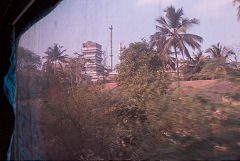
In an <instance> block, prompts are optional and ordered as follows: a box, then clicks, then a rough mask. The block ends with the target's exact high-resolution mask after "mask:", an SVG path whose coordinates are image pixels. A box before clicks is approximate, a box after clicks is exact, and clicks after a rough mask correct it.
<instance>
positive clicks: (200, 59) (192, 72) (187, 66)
mask: <svg viewBox="0 0 240 161" xmlns="http://www.w3.org/2000/svg"><path fill="white" fill-rule="evenodd" d="M209 59H210V58H209V57H205V56H203V53H202V52H198V53H197V54H196V55H194V57H193V58H192V60H186V61H184V62H183V66H182V68H181V70H182V72H183V75H184V79H185V80H198V79H199V77H198V74H199V73H200V72H201V70H202V69H203V67H204V66H205V64H206V63H207V61H208V60H209Z"/></svg>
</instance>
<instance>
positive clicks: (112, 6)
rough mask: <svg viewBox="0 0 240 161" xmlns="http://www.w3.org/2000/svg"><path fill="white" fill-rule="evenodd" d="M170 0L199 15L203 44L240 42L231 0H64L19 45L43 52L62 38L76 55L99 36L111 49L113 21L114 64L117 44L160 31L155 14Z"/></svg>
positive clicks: (197, 31) (197, 30) (197, 28)
mask: <svg viewBox="0 0 240 161" xmlns="http://www.w3.org/2000/svg"><path fill="white" fill-rule="evenodd" d="M171 4H172V5H173V6H174V7H175V8H180V7H182V8H183V10H184V14H185V17H188V18H197V19H199V20H200V25H196V26H193V27H192V28H191V30H189V32H191V33H194V34H197V35H199V36H202V37H203V38H204V42H203V43H202V49H206V48H208V47H209V46H210V45H212V44H216V43H217V42H219V41H220V42H221V43H222V44H224V45H227V46H230V47H231V46H237V45H238V46H239V44H240V22H238V21H237V18H236V13H237V11H236V7H234V6H233V4H232V0H64V1H63V2H61V3H60V4H59V5H58V6H57V7H56V8H55V9H54V10H53V11H52V12H51V13H50V14H49V15H47V16H46V17H45V18H43V19H42V20H40V21H39V22H37V23H36V24H35V25H34V26H32V27H31V28H30V29H29V30H28V31H26V32H25V33H24V34H23V35H22V37H21V39H20V45H21V46H23V47H25V48H28V49H30V50H32V51H33V52H35V53H37V54H39V55H41V56H43V55H44V54H43V53H44V52H45V51H46V49H47V48H48V47H49V46H52V45H53V43H58V44H59V45H62V46H64V48H65V49H67V54H68V55H72V53H73V52H79V53H81V47H82V43H83V42H86V41H95V42H97V43H99V44H101V45H102V47H103V50H104V51H106V52H107V53H108V54H109V53H110V30H109V27H110V25H113V53H114V64H116V63H117V62H118V44H119V43H120V42H121V43H122V44H124V45H126V46H127V45H128V44H129V43H131V42H136V41H140V40H141V38H145V39H147V40H148V39H149V36H150V35H152V34H153V33H154V32H155V31H156V30H155V25H156V22H155V20H156V18H157V17H159V16H164V13H163V10H164V9H165V8H166V7H167V6H170V5H171Z"/></svg>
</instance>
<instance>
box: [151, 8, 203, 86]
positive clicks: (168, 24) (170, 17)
mask: <svg viewBox="0 0 240 161" xmlns="http://www.w3.org/2000/svg"><path fill="white" fill-rule="evenodd" d="M165 13H166V19H165V18H164V17H159V18H158V19H157V22H158V23H159V25H157V26H156V29H157V30H158V31H157V32H156V33H155V34H154V35H153V36H152V40H153V41H155V44H156V46H157V49H159V50H160V51H161V54H165V55H167V54H169V53H174V54H175V58H176V65H177V75H178V86H179V81H180V76H179V60H178V54H179V52H181V54H182V56H183V57H184V55H185V56H187V58H189V59H191V56H190V54H189V52H188V49H187V47H186V45H188V46H190V47H191V48H192V49H194V50H195V49H200V43H201V42H202V41H203V39H202V37H200V36H198V35H194V34H189V33H187V30H188V29H189V28H190V27H191V26H192V25H194V24H199V21H198V20H197V19H195V18H194V19H188V18H183V9H182V8H180V9H178V10H176V9H175V8H174V7H173V6H170V7H167V9H166V10H165ZM172 50H173V52H172ZM169 51H171V52H169ZM165 57H167V56H165Z"/></svg>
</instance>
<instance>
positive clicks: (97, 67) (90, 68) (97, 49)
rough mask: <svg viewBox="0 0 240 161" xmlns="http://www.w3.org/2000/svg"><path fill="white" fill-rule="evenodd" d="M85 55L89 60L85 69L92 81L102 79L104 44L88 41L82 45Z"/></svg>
mask: <svg viewBox="0 0 240 161" xmlns="http://www.w3.org/2000/svg"><path fill="white" fill-rule="evenodd" d="M82 53H83V57H84V58H85V59H86V60H88V62H87V63H86V64H85V71H86V74H87V75H88V76H90V77H91V80H92V81H97V80H99V79H102V72H103V70H104V68H103V65H102V60H103V59H102V46H101V45H100V44H98V43H95V42H92V41H88V42H86V43H83V46H82Z"/></svg>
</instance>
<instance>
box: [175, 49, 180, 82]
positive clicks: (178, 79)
mask: <svg viewBox="0 0 240 161" xmlns="http://www.w3.org/2000/svg"><path fill="white" fill-rule="evenodd" d="M174 52H175V57H176V61H177V83H178V87H180V75H179V62H178V56H177V48H176V45H175V46H174Z"/></svg>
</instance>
